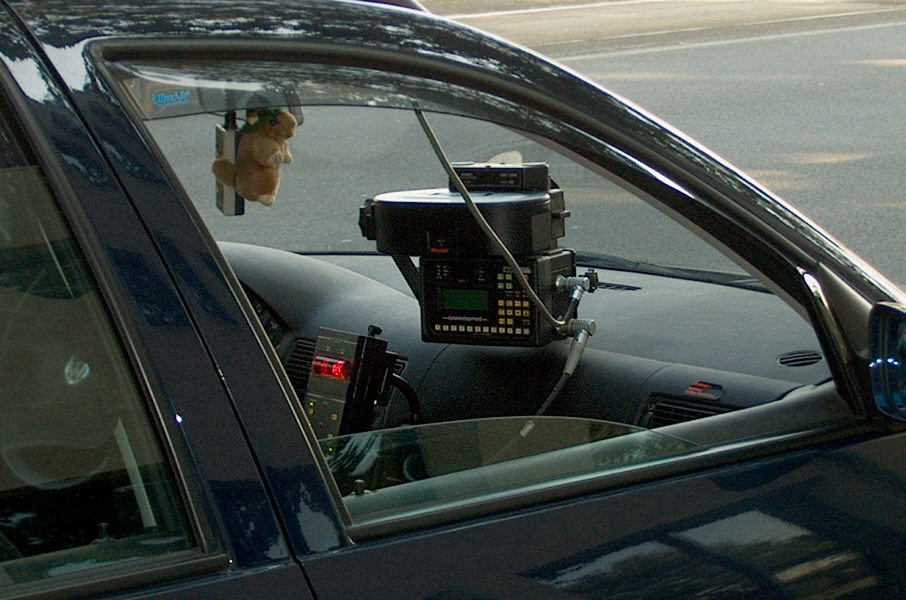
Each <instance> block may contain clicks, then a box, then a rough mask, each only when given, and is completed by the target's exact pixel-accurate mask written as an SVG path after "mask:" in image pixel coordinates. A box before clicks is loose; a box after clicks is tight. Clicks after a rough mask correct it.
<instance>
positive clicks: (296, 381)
mask: <svg viewBox="0 0 906 600" xmlns="http://www.w3.org/2000/svg"><path fill="white" fill-rule="evenodd" d="M314 357H315V340H310V339H308V338H296V343H295V344H293V349H292V352H290V355H289V358H287V359H286V363H285V364H284V365H283V368H284V369H286V374H287V375H289V380H290V382H291V383H292V384H293V389H294V390H296V395H297V396H299V398H303V397H304V396H305V390H306V389H307V388H308V374H309V371H310V370H311V361H312V359H314Z"/></svg>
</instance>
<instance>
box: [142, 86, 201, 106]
mask: <svg viewBox="0 0 906 600" xmlns="http://www.w3.org/2000/svg"><path fill="white" fill-rule="evenodd" d="M191 97H192V93H191V92H190V91H189V90H179V91H176V92H157V93H156V94H154V95H153V96H151V102H152V103H153V104H154V106H156V107H158V108H167V107H169V106H180V105H184V104H189V102H190V101H191Z"/></svg>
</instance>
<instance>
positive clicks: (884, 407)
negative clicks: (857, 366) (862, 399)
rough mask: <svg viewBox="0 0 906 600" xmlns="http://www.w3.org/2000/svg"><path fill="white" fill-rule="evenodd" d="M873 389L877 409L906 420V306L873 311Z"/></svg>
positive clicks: (877, 307) (881, 306)
mask: <svg viewBox="0 0 906 600" xmlns="http://www.w3.org/2000/svg"><path fill="white" fill-rule="evenodd" d="M870 323H871V325H870V327H871V331H870V336H869V352H870V356H869V359H870V362H869V371H870V373H871V389H872V393H873V394H874V398H875V405H876V406H877V407H878V410H879V411H881V412H882V413H884V414H885V415H888V416H890V417H893V418H894V419H897V420H899V421H906V305H903V304H895V303H892V302H881V303H879V304H876V305H875V306H874V307H873V308H872V310H871V321H870Z"/></svg>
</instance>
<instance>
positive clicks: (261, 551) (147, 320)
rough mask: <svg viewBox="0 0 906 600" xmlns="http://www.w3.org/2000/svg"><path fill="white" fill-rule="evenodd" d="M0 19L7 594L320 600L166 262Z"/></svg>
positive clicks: (3, 572)
mask: <svg viewBox="0 0 906 600" xmlns="http://www.w3.org/2000/svg"><path fill="white" fill-rule="evenodd" d="M0 21H2V23H3V25H2V27H3V32H4V33H3V35H2V36H0V54H2V55H3V57H4V61H5V66H4V67H3V68H2V69H0V70H2V73H0V81H2V86H0V87H2V91H0V157H2V164H0V181H2V183H0V188H2V198H0V252H2V259H0V411H2V414H3V416H2V422H3V425H2V429H3V431H2V435H0V437H2V438H3V441H2V448H0V455H2V461H0V462H2V466H0V548H2V550H0V561H2V562H0V596H2V597H16V598H32V597H34V598H49V597H53V598H83V597H95V596H100V595H104V596H107V597H113V596H115V597H135V596H138V595H141V596H142V597H149V595H167V596H168V597H170V596H172V597H181V598H211V597H218V598H219V597H224V596H228V597H237V598H243V597H259V596H260V595H261V594H262V593H269V594H271V595H277V594H283V595H291V596H293V597H298V598H306V597H310V591H309V588H308V586H307V584H306V583H305V581H304V578H303V577H302V573H301V571H300V569H299V567H298V565H297V564H296V563H295V562H294V560H293V558H292V556H291V553H290V552H289V549H288V546H287V543H286V541H285V539H284V536H283V534H282V531H281V526H280V524H279V521H278V520H277V518H276V516H275V514H274V512H273V508H272V506H271V503H270V499H269V497H268V495H267V492H266V489H265V488H264V486H263V485H262V483H261V479H260V473H259V471H258V469H257V467H256V465H255V462H254V460H253V457H252V455H251V453H250V452H249V449H248V447H247V445H246V444H245V441H244V436H243V432H242V429H241V427H239V425H238V423H237V421H236V419H235V416H234V413H233V410H232V407H231V406H230V402H229V398H228V396H227V395H226V394H225V391H224V389H223V386H222V385H221V382H220V379H219V377H218V376H217V372H216V369H215V367H214V366H213V365H212V363H211V360H210V356H209V354H208V352H207V351H206V349H205V346H204V344H203V343H202V341H201V339H200V338H199V336H198V334H197V332H196V331H195V328H194V327H193V325H192V319H191V317H190V316H189V314H188V313H187V312H186V310H185V307H184V304H183V301H182V299H181V298H180V295H179V293H178V292H177V291H176V288H175V286H174V285H173V283H172V281H171V275H170V273H169V272H168V271H167V269H166V268H164V266H163V263H162V262H161V260H160V257H159V254H158V248H156V247H155V246H154V244H152V243H151V242H150V240H149V239H148V236H147V233H146V229H145V227H144V226H143V224H142V223H141V221H140V220H139V219H138V218H137V216H136V214H135V213H134V211H133V209H132V207H131V205H130V204H129V202H128V200H127V199H126V198H125V197H124V196H123V195H122V192H121V191H120V189H119V186H118V184H117V183H116V179H115V177H114V176H113V175H112V173H111V171H110V170H109V168H108V166H107V164H106V163H105V162H104V160H103V159H102V158H101V157H100V155H99V154H98V152H97V148H96V146H95V145H94V140H92V138H91V136H90V135H88V134H87V132H86V131H85V129H84V128H83V127H82V125H81V123H80V121H79V119H78V118H77V116H76V115H75V113H74V112H73V110H72V107H71V105H69V103H68V100H67V98H66V96H65V95H64V94H62V93H60V91H59V89H58V88H57V87H56V85H55V80H54V77H53V75H51V74H50V73H49V72H48V71H46V70H45V68H44V66H43V64H42V63H41V61H40V60H39V58H38V55H37V54H36V53H35V52H33V50H32V49H31V48H30V47H29V45H28V43H27V42H26V40H25V38H23V37H20V36H19V35H18V34H17V29H16V27H15V25H14V24H13V23H12V22H11V21H10V20H9V19H8V15H7V13H6V12H5V10H4V12H3V13H2V14H0ZM196 290H197V291H200V292H203V290H202V289H200V288H196Z"/></svg>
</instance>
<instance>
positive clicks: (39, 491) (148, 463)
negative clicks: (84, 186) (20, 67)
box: [0, 126, 194, 594]
mask: <svg viewBox="0 0 906 600" xmlns="http://www.w3.org/2000/svg"><path fill="white" fill-rule="evenodd" d="M0 132H2V134H0V146H2V149H0V158H2V160H3V164H2V165H0V265H2V266H0V594H2V589H3V588H4V587H7V586H11V585H15V584H20V583H28V582H35V581H39V580H46V579H53V578H57V577H63V576H67V575H72V574H76V573H81V572H84V571H88V570H91V569H95V568H99V567H103V566H105V565H110V564H114V563H117V564H119V563H123V562H125V561H131V560H135V559H140V558H143V557H151V556H160V555H163V554H167V553H170V552H175V551H179V550H183V549H186V548H188V547H190V546H194V541H193V537H192V535H191V534H190V530H189V528H188V526H187V522H186V520H185V517H184V514H183V511H182V502H181V500H180V497H179V494H178V492H177V489H176V486H175V485H174V479H173V476H172V474H171V471H170V467H169V464H168V462H167V461H166V460H165V459H164V456H163V454H162V452H161V450H160V447H159V442H158V439H157V435H156V433H155V428H154V427H153V426H152V424H151V421H150V419H149V416H148V415H147V414H146V411H145V407H144V402H143V399H142V397H141V394H140V393H139V392H138V390H137V388H136V384H135V382H134V380H133V377H132V374H131V370H130V368H129V365H128V363H127V361H126V360H125V358H124V356H123V354H122V352H121V349H120V346H119V344H118V340H117V336H116V334H115V332H114V330H113V328H112V326H111V323H110V320H109V317H108V314H107V313H106V311H105V309H104V305H103V302H102V301H101V299H100V297H99V293H98V289H97V287H96V285H95V283H94V281H93V279H92V276H91V274H90V273H89V272H88V269H87V268H86V264H85V262H84V261H83V259H82V257H81V255H80V252H79V248H78V246H77V244H76V242H75V240H74V239H73V237H72V235H71V234H70V232H69V231H68V230H67V228H66V227H65V225H64V222H63V219H62V218H61V215H60V213H59V212H58V211H57V210H56V208H55V206H54V203H53V200H52V198H51V195H50V193H49V190H48V187H47V184H46V182H45V180H44V177H43V175H42V173H41V171H40V169H39V168H38V167H36V166H31V165H29V164H26V162H25V161H24V160H23V159H22V153H21V152H20V150H19V149H18V148H16V146H15V145H14V144H13V143H12V139H13V138H12V136H10V135H9V131H7V130H5V129H4V128H3V127H2V126H0Z"/></svg>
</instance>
